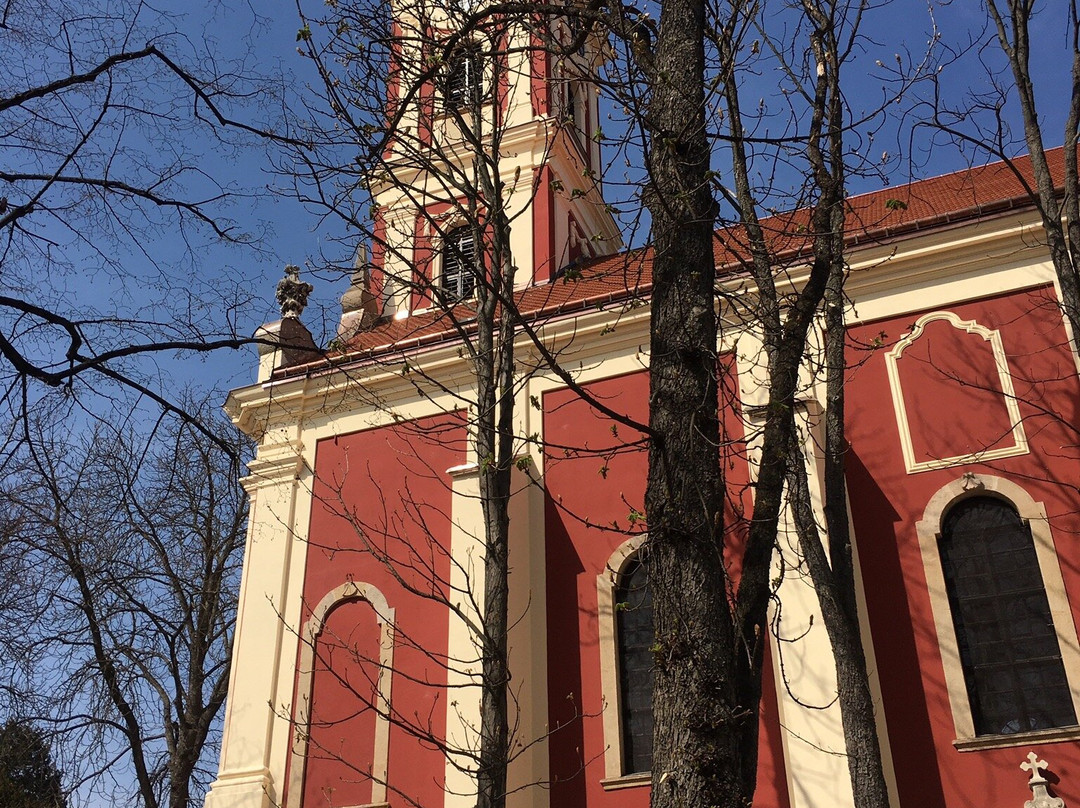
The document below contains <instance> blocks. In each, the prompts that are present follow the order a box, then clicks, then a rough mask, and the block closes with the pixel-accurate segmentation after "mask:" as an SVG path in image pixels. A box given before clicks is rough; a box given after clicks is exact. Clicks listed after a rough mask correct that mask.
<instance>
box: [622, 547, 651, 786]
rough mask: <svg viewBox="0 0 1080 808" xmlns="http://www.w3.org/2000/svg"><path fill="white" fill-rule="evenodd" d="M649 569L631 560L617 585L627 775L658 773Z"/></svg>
mask: <svg viewBox="0 0 1080 808" xmlns="http://www.w3.org/2000/svg"><path fill="white" fill-rule="evenodd" d="M647 574H648V571H647V567H646V566H645V564H643V563H642V561H641V557H640V556H638V555H635V556H633V557H631V558H630V559H629V560H628V561H627V562H626V564H625V566H624V567H623V569H622V572H621V573H620V574H619V576H618V578H617V580H616V583H615V626H616V628H615V631H616V647H617V649H618V650H617V667H618V676H619V701H620V704H619V711H620V718H621V722H620V724H621V736H622V737H621V740H622V774H624V775H627V774H635V773H638V772H647V771H649V770H650V769H651V768H652V730H653V715H652V685H653V650H652V649H653V645H654V644H655V639H654V637H655V635H654V633H653V609H652V594H651V593H650V592H649V587H648V581H647Z"/></svg>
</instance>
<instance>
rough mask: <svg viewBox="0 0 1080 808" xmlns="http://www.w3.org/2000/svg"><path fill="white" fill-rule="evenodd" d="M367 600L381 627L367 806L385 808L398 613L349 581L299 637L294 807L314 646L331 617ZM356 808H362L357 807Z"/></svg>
mask: <svg viewBox="0 0 1080 808" xmlns="http://www.w3.org/2000/svg"><path fill="white" fill-rule="evenodd" d="M354 600H363V601H367V603H368V604H370V606H371V608H372V610H373V611H374V612H375V616H376V620H377V621H378V624H379V680H378V685H377V695H378V703H377V704H374V705H372V706H373V707H375V754H374V757H373V759H372V761H371V802H370V803H369V804H368V805H367V806H364V807H363V808H381V807H382V806H385V805H386V772H387V764H388V762H389V754H390V686H391V683H392V679H393V675H392V674H393V669H394V610H393V609H392V608H390V606H389V605H388V604H387V602H386V597H385V596H384V595H383V593H382V592H380V591H379V590H378V589H377V588H376V587H375V586H373V585H372V584H368V583H362V582H357V581H347V582H346V583H343V584H342V585H341V586H338V587H335V588H334V589H332V590H330V591H329V592H327V593H326V595H325V596H324V597H323V599H322V600H320V601H319V603H318V605H317V606H316V607H315V608H314V609H313V610H312V612H311V616H310V617H309V618H308V619H307V621H306V622H305V623H304V627H303V629H302V630H301V633H300V660H299V667H298V669H297V683H296V697H297V704H296V709H295V712H294V717H293V720H294V723H295V730H294V732H293V748H292V764H291V767H290V774H289V801H288V803H287V805H288V806H289V808H299V806H300V802H301V800H302V799H303V793H304V770H305V766H306V763H307V752H308V734H309V730H310V722H311V689H312V686H313V684H314V676H315V643H316V642H317V641H318V639H319V635H320V634H321V633H322V630H323V626H325V625H326V618H327V615H329V614H330V612H331V611H332V610H333V609H334V608H335V607H336V606H339V605H340V604H342V603H346V602H349V601H354ZM352 808H360V806H353V807H352Z"/></svg>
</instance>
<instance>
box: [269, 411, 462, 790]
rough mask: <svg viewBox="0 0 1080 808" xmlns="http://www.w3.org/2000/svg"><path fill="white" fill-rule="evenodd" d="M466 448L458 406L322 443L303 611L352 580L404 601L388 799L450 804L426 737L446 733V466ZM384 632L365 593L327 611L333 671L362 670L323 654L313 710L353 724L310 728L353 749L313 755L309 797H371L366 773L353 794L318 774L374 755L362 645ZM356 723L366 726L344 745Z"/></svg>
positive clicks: (439, 761) (361, 763) (347, 779)
mask: <svg viewBox="0 0 1080 808" xmlns="http://www.w3.org/2000/svg"><path fill="white" fill-rule="evenodd" d="M464 457H465V429H464V421H463V419H462V418H461V417H460V416H459V415H458V414H450V415H444V416H439V417H435V418H428V419H423V420H420V421H415V422H408V423H404V424H398V425H394V426H387V427H383V428H379V429H370V430H366V431H362V432H357V433H354V434H351V435H345V436H341V437H337V438H331V439H327V440H323V441H320V442H319V445H318V448H317V452H316V463H315V472H316V473H315V483H314V488H313V498H314V503H313V508H312V515H311V527H310V531H309V543H308V549H307V553H308V558H307V568H306V572H305V579H304V607H303V618H304V619H305V620H306V619H307V618H308V616H309V615H310V614H311V610H312V609H313V608H314V607H315V606H316V605H317V604H318V603H319V601H320V600H321V599H322V598H323V597H324V596H325V595H326V593H328V592H330V591H331V590H333V589H335V588H336V587H338V586H340V585H342V584H344V583H346V582H348V581H354V582H357V583H361V582H362V583H367V584H372V585H374V586H375V587H376V588H377V589H378V590H379V591H380V592H381V593H382V594H383V595H384V596H385V598H386V600H387V602H388V604H389V606H390V607H391V608H393V609H395V611H396V614H395V626H394V638H395V642H394V660H393V669H394V673H393V684H392V687H393V693H392V705H393V710H394V713H395V715H394V719H395V724H394V725H392V726H391V729H390V741H389V748H390V754H389V769H388V773H387V780H388V789H387V801H388V802H389V803H390V805H391V806H393V808H398V806H406V805H413V804H420V805H425V806H432V807H433V808H434V806H439V805H442V804H443V798H444V797H443V777H444V771H445V762H444V757H443V754H442V752H441V751H439V750H438V749H437V748H436V747H435V746H433V744H432V743H430V742H426V741H425V740H424V736H425V735H426V736H429V737H434V738H437V739H443V738H445V736H446V681H447V672H446V662H445V660H446V652H447V642H448V640H447V636H448V618H447V613H446V609H445V607H444V606H443V605H442V604H440V603H439V597H438V596H439V595H440V594H441V593H443V592H445V591H446V583H447V581H448V578H449V574H450V564H449V555H448V551H449V547H450V521H449V517H450V505H451V480H450V477H449V475H447V474H446V470H447V469H449V468H452V467H454V466H457V465H460V464H461V463H462V462H463V461H464ZM408 589H415V593H414V592H409V591H408ZM417 593H419V594H417ZM428 593H434V594H435V595H436V597H435V598H434V599H433V598H430V597H426V596H425V595H426V594H428ZM376 631H377V626H376V625H375V622H374V619H373V614H372V611H371V609H370V607H368V606H367V605H366V604H364V605H362V606H352V605H349V604H345V605H343V606H339V607H338V608H337V609H335V610H333V611H331V612H330V615H329V617H328V618H327V628H326V629H325V630H324V632H323V633H324V637H323V638H322V639H320V643H319V644H320V645H323V646H327V645H330V646H332V645H337V646H338V648H337V649H333V650H334V653H336V657H335V658H336V659H339V660H341V663H340V665H334V666H333V670H334V672H335V673H341V674H345V675H351V676H353V677H355V678H354V679H353V680H352V681H350V682H349V684H346V683H344V682H343V681H342V680H341V679H340V678H339V677H337V676H334V675H333V674H332V673H330V672H328V671H326V670H325V669H326V667H327V666H326V665H320V664H317V665H316V676H315V688H314V691H315V696H316V697H317V698H318V700H319V701H318V703H316V704H313V706H312V711H313V714H314V715H315V716H316V717H317V718H318V717H320V716H337V717H339V718H340V719H342V720H343V721H345V722H346V725H345V727H344V728H343V727H340V726H334V725H333V724H332V723H328V724H327V725H323V726H315V727H313V729H312V735H313V739H316V740H320V741H322V742H323V743H324V744H326V745H332V744H335V743H337V744H339V745H340V748H341V749H342V752H343V757H345V758H346V760H345V761H344V763H343V762H342V761H340V760H334V759H333V758H334V757H335V756H334V755H323V756H322V757H321V758H320V757H316V756H312V757H311V758H309V760H308V765H307V772H306V776H305V792H307V793H308V795H309V796H315V798H316V801H315V802H311V801H309V800H306V801H305V803H304V808H317V806H323V805H356V804H364V803H365V802H366V801H367V800H365V799H353V795H352V792H356V793H355V796H356V797H361V796H363V794H362V793H361V792H363V793H366V794H368V795H370V788H371V786H370V782H369V781H368V782H365V781H364V778H362V777H357V776H355V775H354V776H348V775H343V776H341V780H342V785H341V788H342V789H344V790H346V791H349V793H350V796H349V797H348V799H346V798H345V797H346V795H345V794H344V793H339V794H338V796H337V797H335V798H334V800H333V801H331V802H320V801H318V796H319V795H320V793H321V792H319V788H320V784H321V783H324V781H332V780H333V778H334V777H335V776H338V775H342V772H343V771H349V770H351V771H353V772H356V771H363V770H364V769H365V768H366V767H367V766H370V760H371V750H372V742H371V741H370V740H369V736H367V735H365V733H367V732H370V731H372V729H371V728H372V727H373V725H374V719H373V717H372V716H371V714H370V710H367V709H365V705H364V696H365V694H367V695H368V699H370V695H369V694H370V692H371V686H372V682H371V676H370V674H371V671H372V669H373V666H372V665H371V663H370V662H367V661H364V660H363V659H361V658H358V657H357V654H356V652H360V654H359V656H361V657H362V656H365V655H366V656H369V657H370V656H372V655H374V654H377V649H378V635H377V634H375V632H376ZM347 648H348V649H351V650H352V651H353V655H351V656H350V654H349V653H348V652H347V651H346V649H347ZM343 651H344V652H345V653H343ZM365 651H366V654H365V653H364V652H365ZM320 667H321V668H322V669H323V670H322V671H320ZM353 682H355V684H353ZM365 691H366V693H365ZM303 695H304V694H297V696H298V698H300V699H302V698H303ZM326 723H327V722H324V724H326ZM352 729H357V730H359V732H360V734H361V735H362V736H364V737H362V738H358V739H357V740H356V742H355V743H352V744H349V743H344V744H342V743H341V739H343V738H345V737H346V736H347V734H348V731H349V730H352ZM398 791H400V792H401V793H400V794H398V793H396V792H398ZM406 797H407V799H406ZM286 808H298V806H287V807H286Z"/></svg>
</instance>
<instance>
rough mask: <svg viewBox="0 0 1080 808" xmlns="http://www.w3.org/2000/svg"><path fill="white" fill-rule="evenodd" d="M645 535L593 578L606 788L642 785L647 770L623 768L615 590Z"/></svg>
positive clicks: (617, 553)
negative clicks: (626, 769) (627, 769)
mask: <svg viewBox="0 0 1080 808" xmlns="http://www.w3.org/2000/svg"><path fill="white" fill-rule="evenodd" d="M645 540H646V536H645V535H644V534H643V535H640V536H634V537H632V538H630V539H627V540H626V541H625V542H623V543H622V544H620V545H619V546H618V547H617V548H616V550H615V552H613V553H612V554H611V557H610V558H609V559H608V562H607V564H606V565H605V567H604V570H603V572H601V573H600V574H599V575H598V576H597V577H596V600H597V628H598V631H599V646H600V649H599V650H600V686H601V689H602V693H603V697H604V708H603V710H604V711H603V724H604V744H605V749H604V775H605V776H604V780H603V782H602V785H603V786H604V788H605V789H609V790H610V789H617V788H626V787H629V786H637V785H644V784H647V783H648V782H649V781H650V778H651V775H650V774H649V773H648V772H635V773H631V774H627V773H625V772H624V771H623V758H624V755H623V725H622V709H621V706H622V698H621V693H620V684H619V666H618V661H619V643H618V630H617V623H616V603H615V591H616V589H617V587H618V583H619V576H620V575H622V573H623V572H624V571H625V570H626V568H627V566H628V565H629V563H630V561H631V559H633V558H634V557H635V556H636V555H637V553H638V552H639V551H640V550H641V548H642V546H643V545H644V544H645Z"/></svg>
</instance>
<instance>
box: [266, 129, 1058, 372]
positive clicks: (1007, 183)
mask: <svg viewBox="0 0 1080 808" xmlns="http://www.w3.org/2000/svg"><path fill="white" fill-rule="evenodd" d="M1047 159H1048V161H1049V163H1050V166H1051V172H1052V173H1053V175H1054V179H1055V182H1059V181H1060V178H1061V176H1062V174H1063V150H1062V149H1054V150H1052V151H1049V152H1047ZM1014 168H1015V170H1014ZM1017 173H1019V175H1020V176H1017ZM1021 177H1023V178H1024V180H1025V181H1028V182H1029V181H1030V177H1031V161H1030V159H1029V158H1028V157H1021V158H1017V159H1016V160H1014V161H1013V168H1010V167H1009V165H1007V164H1006V163H991V164H989V165H984V166H978V167H974V168H970V169H965V170H962V171H956V172H954V173H951V174H944V175H942V176H939V177H933V178H931V179H926V180H919V181H916V182H912V183H909V184H907V185H901V186H896V187H894V188H883V189H882V190H880V191H874V192H872V193H867V194H862V195H859V196H854V197H851V198H850V199H849V200H848V205H849V208H848V219H847V239H848V242H849V243H850V244H852V245H853V246H854V245H864V244H869V243H874V242H882V241H888V240H892V239H895V238H897V237H899V236H903V235H906V234H910V233H915V232H920V231H923V230H926V229H931V228H934V227H939V226H942V225H945V224H949V223H955V222H963V221H971V220H974V219H978V218H980V217H982V216H987V215H991V214H994V213H998V212H1002V211H1005V210H1009V209H1013V208H1021V207H1030V206H1031V205H1032V202H1031V197H1030V192H1029V189H1028V187H1026V186H1025V184H1024V181H1022V180H1021ZM808 218H809V212H808V211H807V210H796V211H792V212H789V213H780V214H776V215H774V216H771V217H769V218H768V219H765V220H763V221H762V226H763V227H764V228H765V230H766V232H767V233H768V234H769V238H770V240H771V241H772V245H771V246H772V248H773V250H774V251H775V252H777V253H782V254H788V255H789V256H791V255H798V253H799V252H800V251H802V250H804V249H806V248H807V247H808V246H809V245H808V243H807V239H806V238H805V236H804V235H803V234H804V233H805V231H806V224H807V221H808ZM716 235H717V239H716V249H715V253H716V265H717V268H718V271H719V272H738V271H739V255H740V253H741V252H742V251H741V250H740V249H739V248H740V245H742V244H744V243H745V239H744V237H743V231H742V230H741V228H739V227H729V228H724V229H722V230H719V231H717V234H716ZM651 284H652V250H651V249H649V248H646V249H639V250H630V251H627V252H623V253H619V254H617V255H612V256H607V257H604V258H597V259H593V260H590V261H587V262H584V263H582V264H580V265H579V266H577V267H576V268H575V271H574V272H573V273H572V277H568V276H566V275H564V276H563V277H561V278H557V279H556V280H554V281H552V282H550V283H545V284H542V285H539V286H532V287H529V288H526V289H523V290H521V292H520V294H519V295H518V299H517V305H518V310H519V311H521V313H522V314H523V315H524V316H525V317H527V318H530V319H540V318H545V317H552V316H558V315H561V314H568V313H571V312H574V311H581V310H584V309H590V308H599V307H603V306H604V305H605V304H609V303H616V302H622V301H625V300H627V299H630V298H634V297H641V296H643V295H645V294H646V293H647V292H648V291H649V289H650V287H651ZM474 317H475V311H474V309H472V308H471V307H470V306H469V305H468V304H466V303H461V304H459V305H457V306H455V307H453V308H452V309H450V310H448V311H447V310H441V309H440V310H429V311H426V312H419V313H414V314H412V315H410V316H408V317H405V318H402V319H400V320H398V319H386V320H383V321H381V322H379V323H377V324H376V325H375V326H374V327H373V328H371V329H370V330H367V331H363V332H361V333H359V334H357V335H356V336H355V337H353V338H352V339H351V340H350V341H349V343H348V345H347V346H346V348H345V349H344V350H342V351H340V352H339V354H338V356H337V357H336V358H337V360H338V362H340V361H341V359H344V358H345V357H346V356H347V357H348V358H349V359H353V358H355V359H363V358H365V357H371V356H376V355H382V354H388V353H394V352H396V351H401V350H409V349H412V348H416V347H419V346H421V345H428V344H433V343H435V342H441V341H443V340H447V339H454V338H456V337H457V336H459V335H460V334H461V333H467V332H469V331H471V330H472V325H473V323H474ZM320 364H323V361H322V360H320V362H317V363H311V364H309V365H306V366H298V367H293V368H285V369H283V370H282V371H279V373H282V374H285V375H292V374H294V373H297V372H304V371H306V370H310V369H312V365H315V366H317V365H320ZM335 364H336V363H335Z"/></svg>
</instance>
